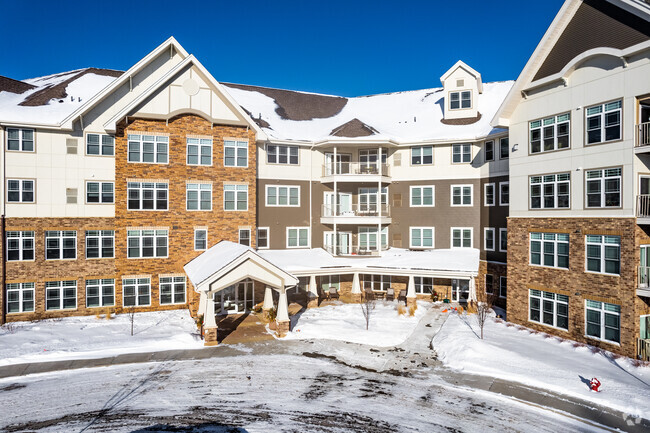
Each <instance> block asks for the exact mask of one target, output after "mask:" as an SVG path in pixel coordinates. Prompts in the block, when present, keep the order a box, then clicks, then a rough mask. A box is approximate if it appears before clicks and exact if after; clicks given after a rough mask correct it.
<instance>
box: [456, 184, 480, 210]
mask: <svg viewBox="0 0 650 433" xmlns="http://www.w3.org/2000/svg"><path fill="white" fill-rule="evenodd" d="M473 190H474V188H473V186H472V185H452V186H451V205H452V206H472V191H473Z"/></svg>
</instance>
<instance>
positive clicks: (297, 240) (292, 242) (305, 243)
mask: <svg viewBox="0 0 650 433" xmlns="http://www.w3.org/2000/svg"><path fill="white" fill-rule="evenodd" d="M287 248H309V227H287Z"/></svg>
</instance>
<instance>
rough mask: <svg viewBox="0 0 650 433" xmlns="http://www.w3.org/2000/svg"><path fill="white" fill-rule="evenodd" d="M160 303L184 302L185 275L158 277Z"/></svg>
mask: <svg viewBox="0 0 650 433" xmlns="http://www.w3.org/2000/svg"><path fill="white" fill-rule="evenodd" d="M159 283H160V305H167V304H184V303H185V277H183V276H178V277H160V278H159Z"/></svg>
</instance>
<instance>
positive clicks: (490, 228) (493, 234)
mask: <svg viewBox="0 0 650 433" xmlns="http://www.w3.org/2000/svg"><path fill="white" fill-rule="evenodd" d="M487 232H492V248H488V247H487ZM496 242H497V240H496V233H495V230H494V227H483V249H484V250H485V251H494V249H495V248H496Z"/></svg>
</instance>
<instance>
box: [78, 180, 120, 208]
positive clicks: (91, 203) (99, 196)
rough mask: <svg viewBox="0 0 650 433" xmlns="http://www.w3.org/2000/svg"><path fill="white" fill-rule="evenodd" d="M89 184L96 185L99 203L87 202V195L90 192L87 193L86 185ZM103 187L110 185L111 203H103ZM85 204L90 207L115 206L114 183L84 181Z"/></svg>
mask: <svg viewBox="0 0 650 433" xmlns="http://www.w3.org/2000/svg"><path fill="white" fill-rule="evenodd" d="M90 184H97V186H98V188H99V189H98V192H97V194H98V197H97V198H98V200H99V201H89V200H88V194H90V192H89V191H88V185H90ZM104 185H110V186H111V201H104ZM85 186H86V202H85V203H86V204H90V205H96V204H115V182H113V181H106V180H87V181H86V185H85Z"/></svg>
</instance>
